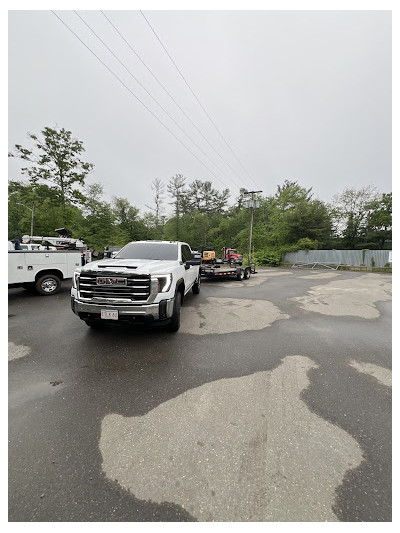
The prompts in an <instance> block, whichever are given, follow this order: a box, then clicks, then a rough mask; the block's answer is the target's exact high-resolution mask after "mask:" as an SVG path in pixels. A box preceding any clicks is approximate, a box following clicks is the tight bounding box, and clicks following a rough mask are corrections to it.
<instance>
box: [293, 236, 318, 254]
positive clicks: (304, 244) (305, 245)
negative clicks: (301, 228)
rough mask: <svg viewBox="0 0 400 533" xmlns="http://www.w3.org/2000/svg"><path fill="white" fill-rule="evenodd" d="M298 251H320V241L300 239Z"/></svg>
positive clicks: (297, 245)
mask: <svg viewBox="0 0 400 533" xmlns="http://www.w3.org/2000/svg"><path fill="white" fill-rule="evenodd" d="M296 247H297V250H306V251H308V250H318V241H312V240H311V239H309V238H308V237H305V238H304V239H299V240H298V241H297V243H296Z"/></svg>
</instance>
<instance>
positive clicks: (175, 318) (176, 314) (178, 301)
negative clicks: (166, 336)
mask: <svg viewBox="0 0 400 533" xmlns="http://www.w3.org/2000/svg"><path fill="white" fill-rule="evenodd" d="M181 305H182V294H181V293H180V292H177V293H176V294H175V302H174V311H173V313H172V317H171V322H170V323H169V324H168V331H171V332H175V331H178V329H179V328H180V326H181Z"/></svg>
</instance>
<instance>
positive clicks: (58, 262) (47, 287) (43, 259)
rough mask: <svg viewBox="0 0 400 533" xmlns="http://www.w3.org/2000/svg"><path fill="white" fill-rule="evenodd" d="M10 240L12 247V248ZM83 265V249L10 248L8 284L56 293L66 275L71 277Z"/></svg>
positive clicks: (43, 293) (46, 294)
mask: <svg viewBox="0 0 400 533" xmlns="http://www.w3.org/2000/svg"><path fill="white" fill-rule="evenodd" d="M10 244H11V243H9V248H10ZM79 265H81V251H80V250H15V249H12V248H11V249H9V250H8V288H9V289H11V288H14V287H23V288H24V289H36V291H37V292H38V293H39V294H42V295H43V296H50V295H52V294H56V293H57V292H58V291H59V290H60V287H61V281H62V280H63V279H68V278H72V276H73V273H74V272H75V269H76V268H77V267H78V266H79Z"/></svg>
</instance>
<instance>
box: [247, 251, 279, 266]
mask: <svg viewBox="0 0 400 533" xmlns="http://www.w3.org/2000/svg"><path fill="white" fill-rule="evenodd" d="M253 258H254V259H255V261H256V263H257V264H258V265H262V266H278V265H279V263H280V262H281V253H280V252H279V251H276V250H259V251H258V252H255V253H254V255H253Z"/></svg>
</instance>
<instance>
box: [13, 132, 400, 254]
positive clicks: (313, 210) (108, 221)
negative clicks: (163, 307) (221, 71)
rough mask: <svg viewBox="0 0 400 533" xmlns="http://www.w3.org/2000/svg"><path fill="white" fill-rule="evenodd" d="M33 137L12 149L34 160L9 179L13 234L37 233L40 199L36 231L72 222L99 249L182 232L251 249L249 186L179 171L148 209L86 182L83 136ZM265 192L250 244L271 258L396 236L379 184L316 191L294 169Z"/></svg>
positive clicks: (380, 242) (158, 186)
mask: <svg viewBox="0 0 400 533" xmlns="http://www.w3.org/2000/svg"><path fill="white" fill-rule="evenodd" d="M30 139H31V140H32V141H34V148H33V149H32V150H29V149H26V148H23V147H22V146H21V145H16V146H15V152H14V153H13V154H10V155H11V156H12V157H19V158H20V159H21V160H22V161H26V162H27V163H28V165H27V166H25V167H23V168H22V174H23V175H25V176H27V178H28V181H27V182H24V181H20V180H11V181H10V182H9V238H15V237H17V238H21V237H22V235H24V234H29V233H30V223H31V209H32V206H33V204H34V205H35V210H34V215H35V216H34V234H36V235H43V236H52V235H54V229H55V228H57V227H61V226H66V227H68V228H69V229H71V230H72V232H73V235H74V236H75V237H82V238H83V239H84V240H85V241H86V243H87V244H88V245H89V246H90V247H92V248H94V249H96V250H98V251H100V252H102V251H103V249H104V247H105V246H113V245H114V246H123V245H125V244H126V243H127V242H129V241H132V240H140V239H167V240H183V241H186V242H188V243H189V244H190V245H191V246H192V247H193V248H195V249H199V248H201V247H203V246H213V247H214V248H215V250H216V252H217V256H218V255H220V252H221V248H222V247H224V246H226V247H231V248H237V249H239V251H241V252H242V253H244V254H245V253H246V252H247V249H248V242H249V224H250V210H249V208H247V207H246V196H245V195H244V190H241V191H240V194H239V196H238V197H237V198H236V199H235V200H234V201H233V205H229V204H228V202H229V197H230V191H229V190H228V189H224V190H222V191H219V190H218V189H215V188H213V186H212V183H211V182H210V181H207V180H200V179H196V180H193V181H190V180H189V179H188V178H186V177H185V176H183V174H179V173H178V174H176V175H175V176H173V177H171V178H170V180H169V182H168V183H167V184H165V183H164V182H163V181H162V180H160V179H154V180H153V182H152V184H151V189H152V191H153V194H154V196H153V204H152V205H150V206H147V207H148V209H149V211H148V212H145V213H143V214H141V213H140V211H139V209H138V208H137V207H135V206H134V205H132V204H131V203H130V201H129V200H128V199H127V198H123V197H114V198H113V199H112V201H111V202H106V201H105V200H104V199H103V194H104V192H103V188H102V186H101V184H99V183H93V184H90V185H86V178H87V175H88V173H89V172H90V171H91V170H92V169H93V165H92V164H91V163H85V162H83V161H82V160H81V154H82V152H83V151H84V149H83V145H82V143H81V142H80V141H78V140H76V139H73V137H72V134H71V132H69V131H66V130H64V129H60V130H58V129H52V128H44V130H43V131H42V132H41V136H37V135H30ZM167 197H168V198H167ZM257 200H258V201H259V208H256V209H255V210H254V219H253V235H252V246H253V251H254V252H255V257H256V258H257V260H258V261H260V262H264V263H265V264H276V263H277V262H279V258H280V257H281V254H282V253H283V252H285V251H295V250H297V249H303V250H304V249H306V250H309V249H318V248H320V249H322V248H325V249H329V248H368V247H381V248H383V246H384V245H385V244H386V243H387V241H388V240H390V239H391V235H392V194H391V193H384V194H380V195H378V194H377V191H376V190H375V189H374V188H373V187H362V188H360V189H356V188H346V189H345V190H344V191H343V192H341V193H339V194H337V195H336V196H335V197H334V198H333V201H332V204H327V203H324V202H322V201H321V200H319V199H316V198H314V195H313V191H312V188H308V189H307V188H304V187H302V186H301V185H300V184H299V183H298V181H296V180H288V179H286V180H284V181H283V183H282V184H281V185H278V187H277V190H276V192H275V193H274V194H272V195H269V196H262V195H258V196H257ZM167 202H168V204H169V205H170V206H171V208H172V212H171V210H170V213H169V216H168V211H167V209H166V207H167V205H168V204H167Z"/></svg>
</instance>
